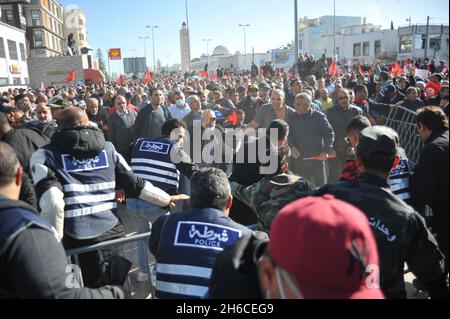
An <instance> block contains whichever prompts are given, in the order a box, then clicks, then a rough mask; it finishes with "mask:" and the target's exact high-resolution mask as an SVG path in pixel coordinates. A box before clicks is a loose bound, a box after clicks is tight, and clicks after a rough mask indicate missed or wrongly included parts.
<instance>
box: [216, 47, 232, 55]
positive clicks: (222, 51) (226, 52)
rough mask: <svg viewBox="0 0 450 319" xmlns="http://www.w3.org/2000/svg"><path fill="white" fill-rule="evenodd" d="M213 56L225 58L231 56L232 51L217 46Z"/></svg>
mask: <svg viewBox="0 0 450 319" xmlns="http://www.w3.org/2000/svg"><path fill="white" fill-rule="evenodd" d="M212 55H213V56H223V55H231V54H230V50H228V48H227V47H225V46H223V45H219V46H217V47H216V48H215V49H214V51H213V54H212Z"/></svg>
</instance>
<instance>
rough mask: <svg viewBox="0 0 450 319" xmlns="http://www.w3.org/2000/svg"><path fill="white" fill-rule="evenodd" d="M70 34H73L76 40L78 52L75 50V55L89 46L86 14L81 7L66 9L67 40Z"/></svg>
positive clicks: (65, 27) (65, 29)
mask: <svg viewBox="0 0 450 319" xmlns="http://www.w3.org/2000/svg"><path fill="white" fill-rule="evenodd" d="M70 34H73V39H74V40H75V46H76V52H74V55H78V54H81V49H82V48H87V47H88V41H87V37H88V32H87V24H86V15H85V14H84V12H83V11H82V10H81V9H78V8H77V9H72V10H70V11H64V39H65V41H67V39H68V37H69V35H70Z"/></svg>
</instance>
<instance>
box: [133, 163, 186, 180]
mask: <svg viewBox="0 0 450 319" xmlns="http://www.w3.org/2000/svg"><path fill="white" fill-rule="evenodd" d="M131 168H132V169H133V172H137V171H140V172H148V173H150V174H152V173H154V174H158V175H162V176H168V177H172V178H178V174H177V173H172V172H169V171H167V170H160V169H157V168H153V167H146V166H134V165H133V166H132V167H131Z"/></svg>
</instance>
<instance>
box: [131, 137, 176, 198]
mask: <svg viewBox="0 0 450 319" xmlns="http://www.w3.org/2000/svg"><path fill="white" fill-rule="evenodd" d="M175 144H176V142H175V141H172V140H169V139H167V138H157V139H140V140H138V141H137V143H136V145H135V147H134V149H133V154H132V159H131V169H132V170H133V172H134V173H135V174H136V175H137V176H139V177H141V178H142V179H144V180H146V181H148V182H150V183H152V184H153V185H154V186H155V187H158V188H161V189H162V190H164V191H166V192H167V191H169V190H175V193H176V191H178V186H179V183H180V172H179V171H178V170H177V167H176V166H175V164H174V163H173V162H172V159H171V152H172V148H173V146H174V145H175Z"/></svg>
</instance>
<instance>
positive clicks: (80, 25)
mask: <svg viewBox="0 0 450 319" xmlns="http://www.w3.org/2000/svg"><path fill="white" fill-rule="evenodd" d="M78 26H79V27H81V28H82V27H83V26H84V23H83V20H81V19H78Z"/></svg>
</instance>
